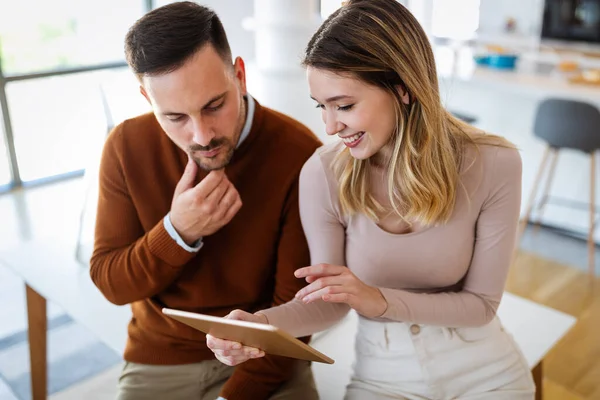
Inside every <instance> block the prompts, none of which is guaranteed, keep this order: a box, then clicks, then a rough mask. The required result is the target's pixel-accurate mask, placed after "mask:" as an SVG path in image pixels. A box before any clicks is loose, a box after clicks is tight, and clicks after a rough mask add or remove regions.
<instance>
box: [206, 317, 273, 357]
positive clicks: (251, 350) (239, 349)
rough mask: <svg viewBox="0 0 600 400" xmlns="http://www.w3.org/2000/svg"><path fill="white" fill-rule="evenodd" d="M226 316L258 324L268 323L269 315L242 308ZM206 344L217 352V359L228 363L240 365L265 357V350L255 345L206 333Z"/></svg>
mask: <svg viewBox="0 0 600 400" xmlns="http://www.w3.org/2000/svg"><path fill="white" fill-rule="evenodd" d="M224 318H227V319H234V320H238V321H248V322H255V323H258V324H268V323H269V321H267V317H266V316H265V315H264V314H261V313H257V314H250V313H248V312H246V311H242V310H233V311H232V312H230V313H229V314H227V315H226V316H225V317H224ZM206 345H207V346H208V348H209V349H211V350H212V351H213V353H215V356H216V357H217V360H219V361H221V362H222V363H223V364H226V365H231V366H234V365H238V364H241V363H243V362H246V361H248V360H250V359H252V358H260V357H264V355H265V352H264V351H262V350H260V349H257V348H255V347H248V346H243V345H242V344H241V343H238V342H233V341H231V340H224V339H219V338H216V337H214V336H212V335H210V334H208V335H206Z"/></svg>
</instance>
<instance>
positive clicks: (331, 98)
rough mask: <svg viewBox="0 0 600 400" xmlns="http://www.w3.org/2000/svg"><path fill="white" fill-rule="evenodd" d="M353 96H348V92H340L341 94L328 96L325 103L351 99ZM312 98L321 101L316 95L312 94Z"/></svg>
mask: <svg viewBox="0 0 600 400" xmlns="http://www.w3.org/2000/svg"><path fill="white" fill-rule="evenodd" d="M350 97H351V96H348V95H346V94H340V95H339V96H333V97H330V98H328V99H327V100H325V103H331V102H333V101H337V100H345V99H349V98H350ZM310 98H311V99H313V100H314V101H316V102H317V103H318V102H319V101H318V100H317V99H315V98H314V97H312V96H310Z"/></svg>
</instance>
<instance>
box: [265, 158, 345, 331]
mask: <svg viewBox="0 0 600 400" xmlns="http://www.w3.org/2000/svg"><path fill="white" fill-rule="evenodd" d="M319 152H320V151H319V150H318V151H317V152H316V153H315V154H313V156H312V157H311V158H310V159H309V160H308V161H307V162H306V164H305V165H304V167H303V168H302V172H301V174H300V196H299V197H300V217H301V221H302V226H303V228H304V232H305V234H306V239H307V241H308V247H309V249H310V258H311V260H310V262H311V264H312V265H315V264H320V263H327V264H333V265H346V257H345V240H346V232H345V228H344V224H343V222H342V218H341V217H340V215H339V212H338V210H337V208H336V207H335V206H334V203H336V202H335V200H333V199H332V196H333V197H336V194H335V187H334V186H333V185H330V184H329V182H328V180H327V176H326V174H325V170H324V166H323V163H322V161H321V157H320V155H319ZM294 294H295V293H294ZM292 296H293V295H292ZM349 310H350V307H349V306H348V305H347V304H344V303H326V302H324V301H315V302H313V303H310V304H304V303H302V302H301V301H299V300H292V301H290V302H288V303H286V304H282V305H280V306H278V307H273V308H270V309H268V310H263V311H261V312H262V313H264V314H265V315H266V316H267V319H268V320H269V323H270V324H271V325H275V326H277V327H279V328H281V329H283V330H284V331H287V332H288V333H290V334H292V335H294V336H297V337H299V336H305V335H312V334H313V333H316V332H319V331H322V330H325V329H327V328H329V327H331V326H333V325H334V324H335V323H337V322H338V321H340V320H341V319H342V318H343V317H344V316H345V315H346V314H347V313H348V311H349Z"/></svg>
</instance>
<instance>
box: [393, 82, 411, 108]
mask: <svg viewBox="0 0 600 400" xmlns="http://www.w3.org/2000/svg"><path fill="white" fill-rule="evenodd" d="M396 88H397V89H398V93H400V98H401V99H402V102H403V103H404V104H406V105H409V104H410V95H409V94H408V90H406V89H405V88H404V86H403V85H398V86H396Z"/></svg>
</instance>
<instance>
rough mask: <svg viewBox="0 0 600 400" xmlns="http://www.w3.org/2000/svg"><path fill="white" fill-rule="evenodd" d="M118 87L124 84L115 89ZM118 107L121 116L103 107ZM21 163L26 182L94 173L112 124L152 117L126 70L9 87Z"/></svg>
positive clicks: (22, 175)
mask: <svg viewBox="0 0 600 400" xmlns="http://www.w3.org/2000/svg"><path fill="white" fill-rule="evenodd" d="M115 81H119V82H123V84H121V83H120V84H118V85H117V84H114V83H112V82H115ZM108 86H110V87H111V89H113V90H112V93H106V94H107V102H108V103H109V104H110V105H112V104H114V102H115V101H119V105H120V106H119V107H115V108H117V109H118V110H119V113H120V115H115V114H114V112H113V111H112V110H111V111H109V110H107V109H106V108H105V105H104V104H103V101H102V97H103V96H102V94H103V92H106V90H105V88H106V87H108ZM6 94H7V97H8V99H9V107H10V115H11V122H12V129H13V137H14V141H15V149H16V155H17V162H18V165H19V171H20V174H21V180H22V181H24V182H27V181H33V180H37V179H41V178H45V177H49V176H55V175H61V174H65V173H69V172H73V171H78V170H82V169H85V168H86V167H89V166H90V165H89V164H88V162H89V161H88V160H90V155H91V154H97V150H98V149H99V148H101V147H102V143H103V140H104V138H105V135H106V131H107V124H108V123H109V121H107V120H114V122H117V123H118V122H120V121H121V120H122V119H124V118H127V117H130V116H132V115H134V114H138V113H141V112H145V111H147V107H148V105H147V104H146V103H145V101H144V100H143V98H142V96H141V95H140V94H139V91H138V89H137V82H136V80H135V77H134V76H133V74H132V73H131V72H130V71H129V70H128V69H127V68H123V69H121V70H115V71H96V72H86V73H79V74H72V75H64V76H54V77H49V78H42V79H33V80H27V81H18V82H12V83H9V84H8V85H7V86H6Z"/></svg>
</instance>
